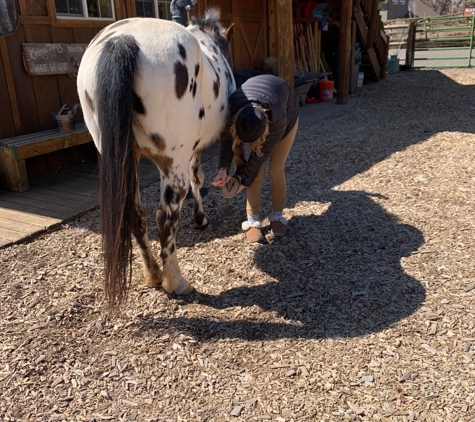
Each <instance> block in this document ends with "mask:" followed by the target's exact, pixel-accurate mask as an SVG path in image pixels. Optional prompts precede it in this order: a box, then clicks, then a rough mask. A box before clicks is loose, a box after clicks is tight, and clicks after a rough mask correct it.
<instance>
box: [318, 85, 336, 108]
mask: <svg viewBox="0 0 475 422" xmlns="http://www.w3.org/2000/svg"><path fill="white" fill-rule="evenodd" d="M334 84H335V82H334V81H318V86H319V91H320V101H321V102H322V103H331V102H332V101H333V87H334Z"/></svg>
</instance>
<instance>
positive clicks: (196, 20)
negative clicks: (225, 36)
mask: <svg viewBox="0 0 475 422" xmlns="http://www.w3.org/2000/svg"><path fill="white" fill-rule="evenodd" d="M220 19H221V10H220V9H219V8H218V7H210V8H209V9H207V10H206V12H205V14H204V16H202V17H197V16H192V17H191V19H190V21H191V24H192V25H198V26H199V27H200V28H201V29H202V30H203V31H204V32H206V33H207V34H209V35H211V36H212V37H213V38H214V36H219V35H222V32H223V31H224V28H223V26H222V25H221V22H220Z"/></svg>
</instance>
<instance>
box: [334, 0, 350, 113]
mask: <svg viewBox="0 0 475 422" xmlns="http://www.w3.org/2000/svg"><path fill="white" fill-rule="evenodd" d="M352 11H353V0H341V9H340V43H339V47H338V92H337V96H336V102H337V104H348V97H349V88H350V51H351V48H352V46H351V15H352Z"/></svg>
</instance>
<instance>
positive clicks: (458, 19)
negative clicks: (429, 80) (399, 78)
mask: <svg viewBox="0 0 475 422" xmlns="http://www.w3.org/2000/svg"><path fill="white" fill-rule="evenodd" d="M413 25H414V30H413V31H409V32H412V34H411V35H412V40H408V43H407V47H408V48H411V50H412V54H411V55H412V57H411V63H406V65H409V66H410V67H415V68H421V67H425V68H454V67H472V61H473V59H475V57H473V48H474V45H473V37H474V27H475V16H461V15H459V16H438V17H424V18H419V19H416V20H415V21H414V23H413ZM411 41H412V42H411Z"/></svg>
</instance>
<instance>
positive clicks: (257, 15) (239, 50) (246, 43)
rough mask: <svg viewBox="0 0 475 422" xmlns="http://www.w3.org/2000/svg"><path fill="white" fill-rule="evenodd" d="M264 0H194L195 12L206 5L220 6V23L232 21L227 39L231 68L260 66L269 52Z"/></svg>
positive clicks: (244, 68) (248, 68)
mask: <svg viewBox="0 0 475 422" xmlns="http://www.w3.org/2000/svg"><path fill="white" fill-rule="evenodd" d="M267 3H268V2H267V0H198V2H197V8H196V12H197V13H198V14H201V13H203V12H204V10H205V9H206V8H207V7H209V6H218V7H219V8H220V9H221V18H222V21H223V24H224V25H226V26H228V25H230V24H231V23H234V35H233V38H232V41H231V47H232V51H233V59H234V70H251V69H256V68H259V67H260V66H261V62H262V60H263V59H264V58H265V57H267V56H268V55H269V36H268V26H269V22H268V5H267Z"/></svg>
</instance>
